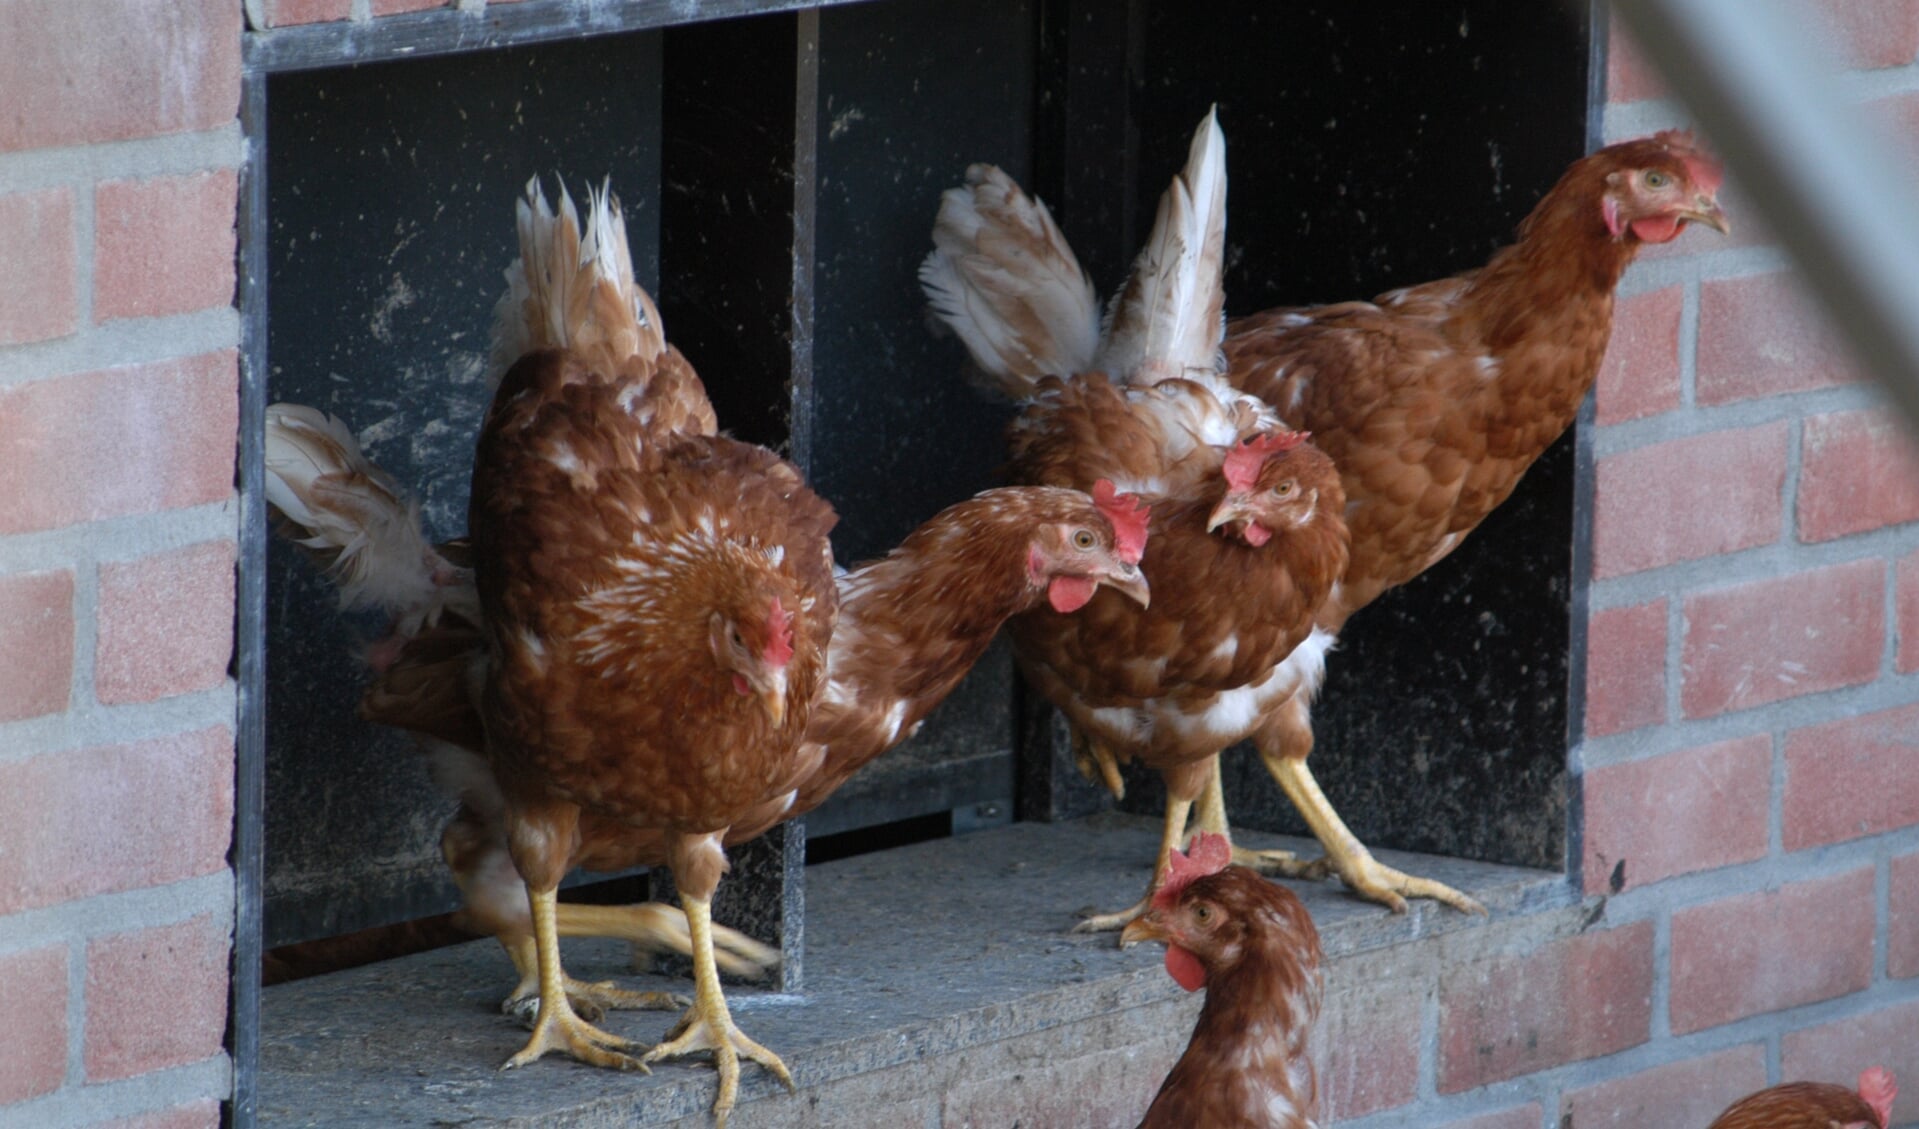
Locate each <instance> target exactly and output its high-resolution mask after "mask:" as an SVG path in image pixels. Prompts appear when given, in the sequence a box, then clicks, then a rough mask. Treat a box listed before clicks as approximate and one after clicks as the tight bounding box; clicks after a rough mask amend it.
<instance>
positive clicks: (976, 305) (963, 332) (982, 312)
mask: <svg viewBox="0 0 1919 1129" xmlns="http://www.w3.org/2000/svg"><path fill="white" fill-rule="evenodd" d="M933 247H934V250H933V253H932V254H930V255H928V256H927V257H926V261H925V262H924V263H922V264H920V270H919V277H920V286H921V288H922V289H923V290H924V291H925V292H926V297H927V301H928V302H929V304H930V306H931V310H932V313H933V315H934V317H936V318H937V319H938V320H939V321H940V322H942V323H943V324H945V325H946V326H948V327H950V328H951V329H952V330H953V332H954V333H955V334H957V335H958V336H959V338H960V340H961V341H962V342H963V343H964V344H965V345H966V350H967V352H968V353H970V354H972V358H973V363H974V364H975V365H977V366H978V367H979V369H980V370H981V371H982V372H983V373H984V374H985V375H986V376H987V377H988V378H989V379H990V380H991V381H992V386H993V387H995V388H996V389H998V390H999V391H1001V392H1003V393H1005V394H1006V395H1008V396H1011V397H1013V398H1014V399H1024V398H1026V397H1027V396H1030V395H1031V394H1032V393H1033V391H1034V389H1035V386H1036V385H1037V384H1038V382H1039V380H1040V379H1041V378H1042V377H1046V376H1070V375H1072V374H1074V373H1078V372H1083V371H1085V370H1086V369H1087V367H1088V365H1090V364H1091V362H1092V360H1093V351H1094V349H1095V348H1096V347H1097V346H1098V343H1099V306H1098V303H1097V301H1096V300H1095V297H1094V293H1093V284H1092V281H1091V280H1090V279H1088V278H1087V277H1086V272H1085V271H1083V270H1081V269H1080V265H1079V260H1078V259H1076V258H1074V256H1073V251H1072V248H1070V247H1068V246H1067V245H1066V238H1065V236H1063V235H1061V234H1060V230H1059V228H1058V227H1057V226H1055V225H1054V223H1053V217H1052V215H1051V214H1050V213H1048V212H1047V210H1046V205H1045V204H1042V203H1040V202H1039V201H1038V200H1035V199H1033V198H1032V197H1030V196H1028V195H1026V193H1024V192H1023V191H1021V190H1020V187H1019V185H1018V184H1016V183H1014V182H1013V178H1011V177H1009V176H1007V175H1006V174H1005V173H1004V172H1001V171H1000V170H999V169H997V168H995V167H994V166H992V165H974V166H972V167H971V168H969V169H967V170H966V185H965V187H962V188H949V189H947V190H946V191H945V192H944V193H942V194H941V196H940V210H939V217H938V218H937V219H936V220H934V222H933Z"/></svg>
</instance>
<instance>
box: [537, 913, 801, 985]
mask: <svg viewBox="0 0 1919 1129" xmlns="http://www.w3.org/2000/svg"><path fill="white" fill-rule="evenodd" d="M558 920H559V926H560V936H562V937H618V938H619V939H620V940H622V941H628V942H631V943H632V944H633V945H634V946H635V947H637V948H640V949H644V950H646V951H647V952H650V953H678V954H679V955H681V956H692V955H693V935H692V934H691V933H690V932H689V931H688V930H687V925H686V915H685V914H683V913H681V912H680V910H679V908H678V907H676V906H671V905H668V904H666V903H664V902H638V903H635V904H632V905H624V906H593V905H573V904H569V903H565V902H562V903H561V904H560V908H559V918H558ZM713 960H714V962H715V963H717V964H718V965H719V969H720V971H721V972H724V973H726V974H727V975H729V976H739V977H742V978H745V979H748V980H760V979H763V978H765V976H766V975H767V974H768V973H769V972H772V971H773V970H774V969H776V968H778V967H779V966H780V951H779V950H778V949H776V948H774V947H772V946H771V945H763V944H761V943H760V942H758V941H755V940H754V939H753V938H751V937H748V936H747V935H746V934H744V933H742V932H740V931H739V930H737V929H728V928H727V927H726V926H724V925H714V926H713ZM678 1006H680V1007H685V1006H687V1005H686V1004H685V1003H681V1004H679V1005H678Z"/></svg>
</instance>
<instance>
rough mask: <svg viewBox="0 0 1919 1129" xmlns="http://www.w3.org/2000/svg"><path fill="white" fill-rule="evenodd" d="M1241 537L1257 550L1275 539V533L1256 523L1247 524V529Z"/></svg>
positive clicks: (1241, 532)
mask: <svg viewBox="0 0 1919 1129" xmlns="http://www.w3.org/2000/svg"><path fill="white" fill-rule="evenodd" d="M1239 535H1240V536H1241V537H1244V538H1245V539H1246V543H1247V544H1248V545H1251V546H1252V547H1253V548H1255V549H1257V548H1259V547H1260V546H1261V545H1264V544H1265V543H1266V542H1268V541H1271V540H1272V539H1273V531H1272V530H1270V529H1268V528H1266V527H1265V526H1263V525H1261V524H1259V523H1258V522H1256V521H1249V522H1247V523H1246V528H1245V529H1243V530H1241V531H1240V534H1239Z"/></svg>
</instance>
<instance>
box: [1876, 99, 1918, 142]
mask: <svg viewBox="0 0 1919 1129" xmlns="http://www.w3.org/2000/svg"><path fill="white" fill-rule="evenodd" d="M1865 117H1866V122H1867V124H1868V125H1869V126H1870V127H1871V128H1873V129H1876V130H1878V131H1879V132H1880V133H1882V134H1885V135H1887V138H1888V139H1889V140H1890V141H1892V143H1893V144H1894V145H1895V146H1897V147H1899V148H1902V149H1904V150H1905V151H1906V153H1907V155H1908V156H1910V155H1912V154H1913V153H1915V152H1919V93H1913V92H1908V93H1905V94H1895V95H1893V96H1892V97H1890V98H1877V99H1874V100H1873V101H1871V102H1868V103H1866V105H1865Z"/></svg>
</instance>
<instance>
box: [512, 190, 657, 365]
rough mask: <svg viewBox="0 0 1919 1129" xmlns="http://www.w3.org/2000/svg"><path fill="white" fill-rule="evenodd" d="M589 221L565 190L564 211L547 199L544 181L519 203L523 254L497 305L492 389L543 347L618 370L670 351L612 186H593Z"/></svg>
mask: <svg viewBox="0 0 1919 1129" xmlns="http://www.w3.org/2000/svg"><path fill="white" fill-rule="evenodd" d="M586 199H587V209H586V224H585V226H584V227H582V226H581V224H580V215H579V210H578V209H577V208H576V207H575V206H574V204H573V196H572V194H571V193H569V192H568V191H567V190H566V185H565V184H561V185H560V206H559V208H558V210H557V211H556V210H555V209H554V208H553V207H552V205H551V204H549V203H548V202H547V198H546V191H545V190H544V189H543V188H542V187H541V186H540V180H539V178H538V177H534V178H533V179H532V180H529V181H527V185H526V193H525V195H523V196H522V197H521V198H520V200H519V202H518V204H517V205H516V206H515V209H514V210H515V214H516V216H517V217H518V226H519V235H520V257H519V258H517V259H515V260H514V261H513V265H512V266H510V267H508V268H507V271H506V293H505V294H504V295H502V296H501V297H500V301H499V303H498V304H497V305H495V306H494V308H493V349H492V354H491V356H490V358H489V361H488V365H487V377H488V381H487V383H488V387H497V386H498V384H499V381H500V378H501V377H502V376H504V375H506V370H507V369H509V368H511V367H513V363H514V362H515V361H517V360H519V359H520V358H521V357H523V356H525V355H527V354H528V353H531V352H535V351H537V350H541V349H572V350H576V351H579V352H582V353H588V354H594V355H595V358H594V359H595V360H597V361H599V362H600V363H604V364H609V365H617V364H619V363H620V362H622V361H624V360H625V359H626V358H628V357H631V356H634V355H636V354H637V355H639V356H642V357H644V358H645V359H647V360H652V359H654V358H655V357H658V356H659V355H660V353H662V352H663V351H665V348H666V338H665V335H664V331H663V329H662V328H661V325H660V311H659V309H658V308H657V307H656V306H654V304H653V298H652V296H651V295H649V294H648V293H647V292H646V291H645V290H644V289H642V288H641V287H640V285H639V283H637V282H635V281H634V279H633V256H632V253H631V252H630V251H629V250H628V249H627V243H626V218H625V216H623V215H622V214H621V212H620V202H619V199H618V197H615V196H614V195H612V193H611V191H610V184H609V183H608V182H602V183H601V185H600V187H599V189H598V190H597V191H595V190H594V189H592V188H590V187H589V188H588V189H587V197H586Z"/></svg>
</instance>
